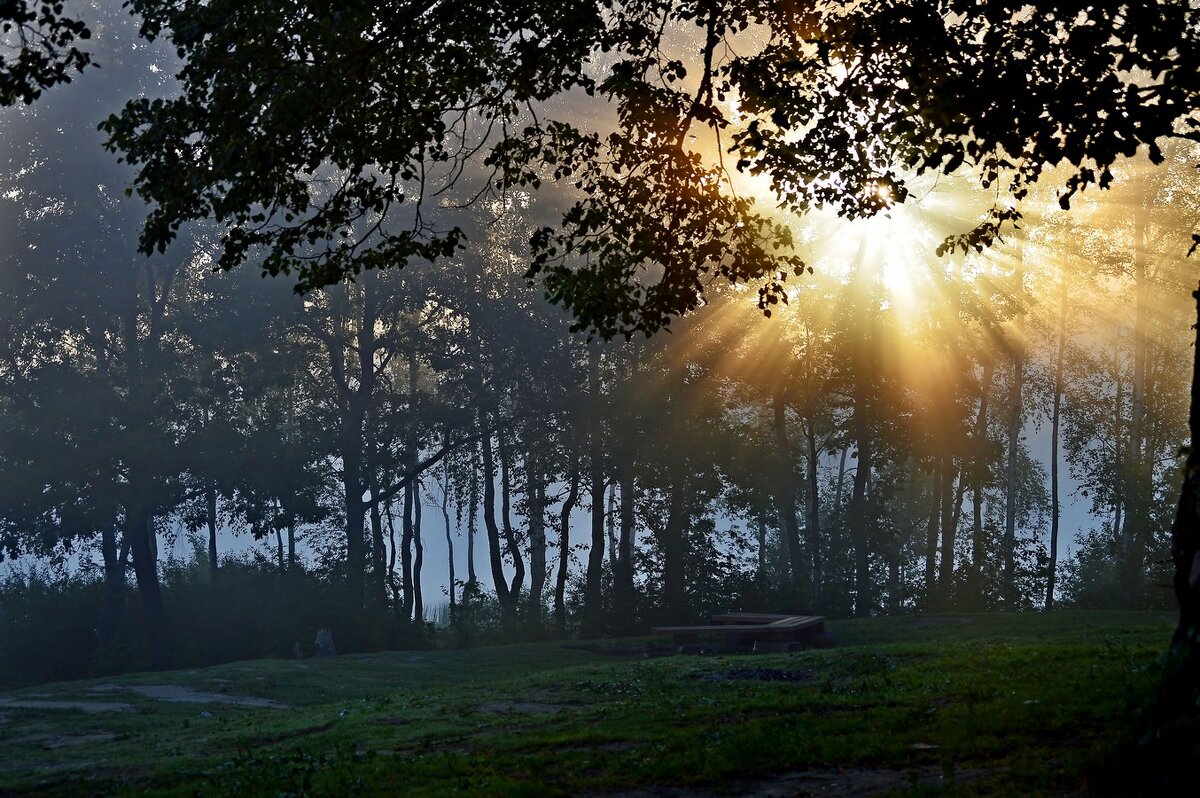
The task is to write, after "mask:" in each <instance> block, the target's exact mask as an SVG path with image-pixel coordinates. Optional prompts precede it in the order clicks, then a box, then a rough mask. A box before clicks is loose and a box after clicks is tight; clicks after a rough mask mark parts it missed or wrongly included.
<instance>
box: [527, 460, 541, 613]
mask: <svg viewBox="0 0 1200 798" xmlns="http://www.w3.org/2000/svg"><path fill="white" fill-rule="evenodd" d="M525 497H526V501H527V503H528V505H529V612H528V614H529V625H530V627H532V628H533V629H535V630H538V629H541V627H542V593H543V592H544V591H545V589H546V485H545V483H544V481H543V475H542V468H541V463H540V461H539V459H538V457H537V455H536V454H535V453H533V452H530V453H529V454H527V455H526V456H525Z"/></svg>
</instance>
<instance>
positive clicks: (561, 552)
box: [554, 443, 579, 632]
mask: <svg viewBox="0 0 1200 798" xmlns="http://www.w3.org/2000/svg"><path fill="white" fill-rule="evenodd" d="M577 501H579V445H578V443H576V445H575V446H573V447H572V449H571V477H570V485H569V487H568V488H567V497H566V498H565V499H563V504H562V510H561V511H560V512H559V518H558V572H557V573H556V574H555V579H554V623H555V625H556V626H558V629H559V631H560V632H561V631H565V630H566V628H567V602H566V590H567V566H568V565H569V564H570V556H571V512H572V511H573V510H574V509H575V503H576V502H577Z"/></svg>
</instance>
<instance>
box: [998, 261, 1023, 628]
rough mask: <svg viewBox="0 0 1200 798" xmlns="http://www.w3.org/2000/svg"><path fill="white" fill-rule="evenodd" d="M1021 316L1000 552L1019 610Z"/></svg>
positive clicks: (1010, 597) (1008, 591)
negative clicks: (1002, 536) (1018, 534)
mask: <svg viewBox="0 0 1200 798" xmlns="http://www.w3.org/2000/svg"><path fill="white" fill-rule="evenodd" d="M1024 258H1025V249H1024V246H1023V245H1019V248H1018V250H1017V266H1016V271H1015V278H1016V280H1017V281H1018V284H1019V285H1021V286H1023V280H1024ZM1023 334H1024V333H1023V324H1022V319H1021V317H1020V316H1019V315H1018V316H1017V319H1016V321H1015V331H1014V334H1013V340H1012V342H1011V356H1012V380H1011V381H1010V382H1009V385H1008V441H1007V445H1006V447H1005V448H1006V455H1007V460H1008V462H1007V468H1006V472H1007V473H1006V481H1005V486H1004V541H1003V546H1002V547H1001V548H1002V551H1001V553H1000V556H1001V561H1002V571H1003V584H1002V585H1001V596H1002V598H1003V599H1004V604H1005V606H1007V607H1008V608H1010V609H1016V606H1017V602H1018V596H1017V589H1016V582H1017V485H1018V459H1017V456H1018V452H1019V449H1020V446H1021V427H1022V426H1023V425H1024V423H1025V396H1024V393H1025V342H1024V340H1023Z"/></svg>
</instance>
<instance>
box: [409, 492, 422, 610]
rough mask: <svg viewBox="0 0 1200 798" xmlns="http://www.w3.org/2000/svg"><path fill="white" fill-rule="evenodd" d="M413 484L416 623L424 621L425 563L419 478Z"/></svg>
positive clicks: (414, 606)
mask: <svg viewBox="0 0 1200 798" xmlns="http://www.w3.org/2000/svg"><path fill="white" fill-rule="evenodd" d="M412 486H413V545H414V546H415V547H416V554H415V556H414V558H413V576H412V583H413V615H412V619H413V621H415V622H416V623H424V622H425V597H424V595H423V594H422V592H421V569H422V568H423V567H424V565H425V543H424V541H423V540H422V538H421V480H420V479H419V478H418V479H416V480H414V481H413V482H412Z"/></svg>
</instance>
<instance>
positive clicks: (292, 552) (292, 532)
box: [287, 517, 296, 571]
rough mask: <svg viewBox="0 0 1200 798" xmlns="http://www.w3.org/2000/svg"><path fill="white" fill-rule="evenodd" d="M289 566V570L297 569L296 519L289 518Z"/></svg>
mask: <svg viewBox="0 0 1200 798" xmlns="http://www.w3.org/2000/svg"><path fill="white" fill-rule="evenodd" d="M287 531H288V537H287V562H288V564H287V567H288V571H295V570H296V519H295V518H291V517H289V518H288V525H287Z"/></svg>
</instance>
